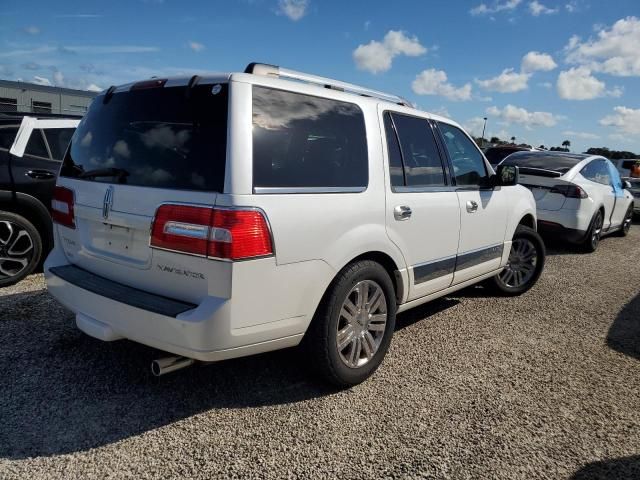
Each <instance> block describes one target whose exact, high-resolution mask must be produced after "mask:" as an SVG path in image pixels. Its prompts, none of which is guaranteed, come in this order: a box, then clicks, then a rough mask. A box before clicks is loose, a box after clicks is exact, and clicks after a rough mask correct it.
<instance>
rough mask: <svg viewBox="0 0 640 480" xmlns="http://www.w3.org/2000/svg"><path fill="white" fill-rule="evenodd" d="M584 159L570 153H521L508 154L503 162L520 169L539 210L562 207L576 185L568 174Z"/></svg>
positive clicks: (525, 184) (521, 177) (523, 182)
mask: <svg viewBox="0 0 640 480" xmlns="http://www.w3.org/2000/svg"><path fill="white" fill-rule="evenodd" d="M581 160H582V158H581V157H578V156H574V155H568V156H564V155H563V156H559V155H553V154H551V155H548V154H546V153H545V152H518V153H514V154H513V155H510V156H509V157H507V158H506V159H505V160H504V162H503V165H515V166H517V167H519V169H520V184H521V185H523V186H525V187H527V188H528V189H529V190H531V193H533V197H534V198H535V200H536V207H537V208H538V209H540V210H560V209H561V208H562V207H563V206H564V205H565V202H566V201H567V196H568V195H572V194H573V193H571V192H572V189H573V187H574V185H573V184H572V183H571V182H569V181H567V180H566V177H565V174H566V173H567V172H568V171H569V170H571V168H573V167H574V166H575V165H577V164H578V163H579V162H580V161H581Z"/></svg>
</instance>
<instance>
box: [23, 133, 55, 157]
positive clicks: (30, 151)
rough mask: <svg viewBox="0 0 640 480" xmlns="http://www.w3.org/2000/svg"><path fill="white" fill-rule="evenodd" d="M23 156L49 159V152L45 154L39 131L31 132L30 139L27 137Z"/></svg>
mask: <svg viewBox="0 0 640 480" xmlns="http://www.w3.org/2000/svg"><path fill="white" fill-rule="evenodd" d="M24 154H25V155H35V156H36V157H44V158H49V152H47V147H46V145H45V144H44V139H43V138H42V131H41V130H34V131H33V132H31V137H29V141H28V142H27V146H26V148H25V149H24Z"/></svg>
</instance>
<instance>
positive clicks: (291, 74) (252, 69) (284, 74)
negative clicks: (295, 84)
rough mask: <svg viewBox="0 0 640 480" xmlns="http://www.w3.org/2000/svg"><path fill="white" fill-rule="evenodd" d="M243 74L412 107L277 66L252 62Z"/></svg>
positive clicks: (394, 98)
mask: <svg viewBox="0 0 640 480" xmlns="http://www.w3.org/2000/svg"><path fill="white" fill-rule="evenodd" d="M244 73H252V74H254V75H263V76H265V77H277V78H287V79H292V80H297V81H300V82H307V83H313V84H315V85H322V86H323V87H324V88H330V89H332V90H338V91H341V92H349V93H355V94H357V95H362V96H363V97H375V98H379V99H381V100H386V101H388V102H392V103H396V104H398V105H403V106H405V107H413V105H412V104H411V102H409V101H408V100H406V99H404V98H402V97H400V96H398V95H391V94H388V93H384V92H379V91H377V90H371V89H369V88H364V87H360V86H358V85H353V84H351V83H345V82H341V81H339V80H333V79H331V78H325V77H319V76H317V75H311V74H309V73H303V72H296V71H295V70H289V69H287V68H282V67H278V66H277V65H269V64H267V63H256V62H253V63H250V64H249V65H247V68H245V69H244Z"/></svg>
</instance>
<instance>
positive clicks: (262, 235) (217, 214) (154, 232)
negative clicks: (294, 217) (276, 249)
mask: <svg viewBox="0 0 640 480" xmlns="http://www.w3.org/2000/svg"><path fill="white" fill-rule="evenodd" d="M150 245H151V247H154V248H162V249H165V250H172V251H176V252H184V253H190V254H194V255H201V256H203V257H210V258H222V259H228V260H242V259H247V258H255V257H264V256H267V255H271V254H273V245H272V244H271V233H270V231H269V226H268V224H267V220H266V218H265V217H264V214H263V213H262V212H261V211H259V210H255V209H251V208H247V209H242V208H237V209H236V208H234V209H225V208H212V207H199V206H193V205H172V204H167V205H162V206H160V208H158V211H157V212H156V216H155V218H154V220H153V227H152V228H151V241H150Z"/></svg>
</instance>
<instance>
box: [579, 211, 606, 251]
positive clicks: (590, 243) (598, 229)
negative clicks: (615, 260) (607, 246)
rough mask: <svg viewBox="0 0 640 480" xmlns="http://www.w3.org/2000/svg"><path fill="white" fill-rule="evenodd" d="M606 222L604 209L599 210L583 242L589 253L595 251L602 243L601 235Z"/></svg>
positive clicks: (584, 248)
mask: <svg viewBox="0 0 640 480" xmlns="http://www.w3.org/2000/svg"><path fill="white" fill-rule="evenodd" d="M603 223H604V215H603V214H602V210H598V211H597V212H596V214H595V216H594V217H593V220H592V221H591V226H590V227H589V231H588V233H587V236H586V237H585V239H584V242H583V244H582V249H583V250H584V251H585V252H587V253H593V252H595V251H596V250H597V249H598V245H600V237H601V236H602V225H603Z"/></svg>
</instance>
